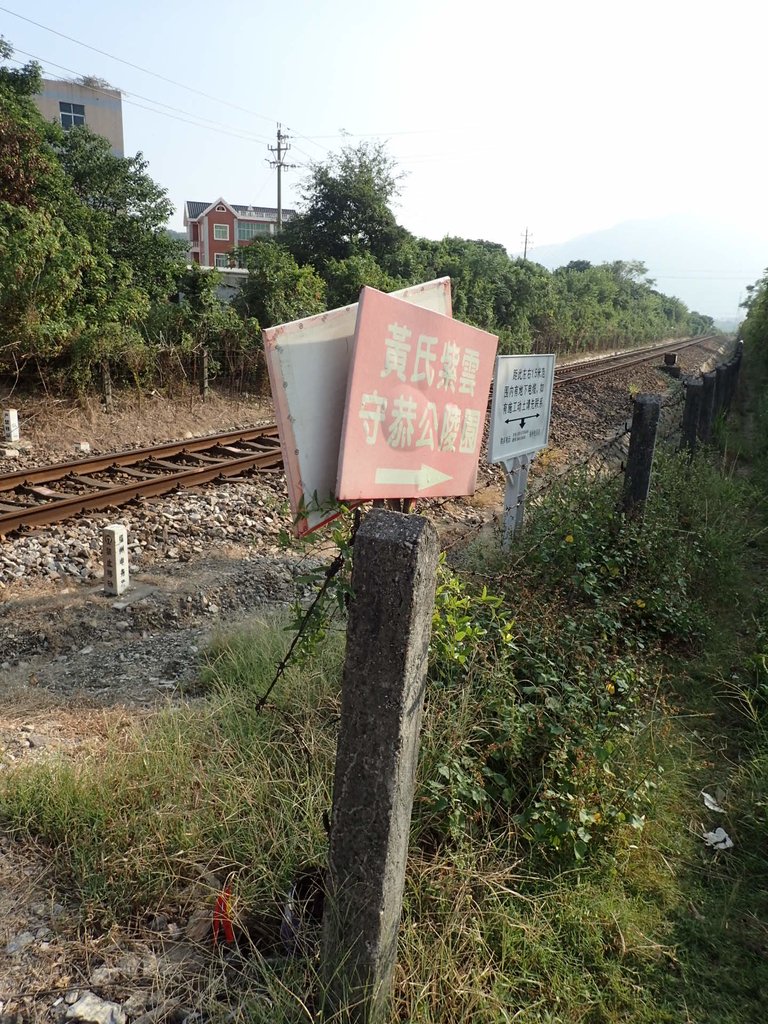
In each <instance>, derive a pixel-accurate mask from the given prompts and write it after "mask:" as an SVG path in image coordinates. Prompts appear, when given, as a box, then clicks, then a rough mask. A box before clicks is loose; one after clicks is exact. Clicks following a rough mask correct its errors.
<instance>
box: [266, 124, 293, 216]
mask: <svg viewBox="0 0 768 1024" xmlns="http://www.w3.org/2000/svg"><path fill="white" fill-rule="evenodd" d="M288 139H289V136H288V135H285V134H284V133H283V131H282V126H281V125H280V124H279V123H278V125H277V145H276V146H267V149H268V150H269V151H270V153H274V154H275V159H274V160H270V161H269V165H270V167H275V168H277V233H278V234H280V232H281V231H282V230H283V177H282V174H283V169H286V170H288V168H290V167H295V166H296V164H287V163H286V162H285V160H284V157H285V154H286V153H287V152H288V150H289V149H290V148H291V147H290V146H289V145H288Z"/></svg>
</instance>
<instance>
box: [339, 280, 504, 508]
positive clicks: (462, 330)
mask: <svg viewBox="0 0 768 1024" xmlns="http://www.w3.org/2000/svg"><path fill="white" fill-rule="evenodd" d="M497 343H498V338H497V337H496V336H495V335H493V334H488V333H487V332H486V331H481V330H478V328H476V327H470V326H469V325H468V324H463V323H461V322H460V321H458V320H452V319H451V318H450V317H446V316H441V315H440V314H439V313H434V312H432V311H430V310H426V309H420V308H418V307H416V306H414V305H412V304H410V303H408V302H403V300H402V299H398V298H395V297H394V296H392V295H386V294H385V293H384V292H380V291H377V290H376V289H375V288H363V291H362V293H361V296H360V304H359V310H358V316H357V329H356V331H355V351H354V357H353V361H352V372H351V374H350V378H349V388H348V390H347V401H346V409H345V414H344V425H343V429H342V438H341V452H340V455H339V474H338V483H337V488H336V493H337V495H338V497H339V498H340V499H341V500H343V501H356V500H361V499H371V498H373V499H376V498H412V497H416V496H424V497H427V496H428V497H436V496H448V495H462V494H472V493H473V492H474V490H475V481H476V479H477V461H478V455H479V451H480V445H481V442H482V437H483V426H484V423H485V412H486V408H487V405H488V393H489V390H490V385H491V375H492V372H493V359H494V356H495V354H496V345H497Z"/></svg>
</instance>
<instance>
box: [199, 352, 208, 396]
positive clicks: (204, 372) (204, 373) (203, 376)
mask: <svg viewBox="0 0 768 1024" xmlns="http://www.w3.org/2000/svg"><path fill="white" fill-rule="evenodd" d="M200 397H201V398H202V400H203V401H205V400H206V399H207V398H208V349H207V348H204V349H203V355H202V361H201V366H200Z"/></svg>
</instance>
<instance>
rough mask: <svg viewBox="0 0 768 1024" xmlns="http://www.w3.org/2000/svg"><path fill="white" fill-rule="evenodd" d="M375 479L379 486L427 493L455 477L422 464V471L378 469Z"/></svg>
mask: <svg viewBox="0 0 768 1024" xmlns="http://www.w3.org/2000/svg"><path fill="white" fill-rule="evenodd" d="M374 479H375V482H376V483H377V484H396V485H402V486H403V487H411V486H413V487H415V488H416V489H417V490H418V491H427V490H429V488H430V487H437V485H438V484H441V483H443V482H444V481H445V480H453V477H452V476H448V474H447V473H441V472H440V470H439V469H434V468H433V467H432V466H425V465H424V464H423V463H422V465H421V469H377V470H376V476H375V478H374Z"/></svg>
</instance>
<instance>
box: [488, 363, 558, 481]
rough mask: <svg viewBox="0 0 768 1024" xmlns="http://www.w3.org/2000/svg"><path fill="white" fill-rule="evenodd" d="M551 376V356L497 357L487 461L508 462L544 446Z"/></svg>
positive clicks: (550, 396) (547, 433)
mask: <svg viewBox="0 0 768 1024" xmlns="http://www.w3.org/2000/svg"><path fill="white" fill-rule="evenodd" d="M554 379H555V357H554V355H535V356H534V355H530V356H497V358H496V372H495V375H494V381H493V403H492V405H491V427H490V434H489V437H488V461H489V462H508V461H509V460H510V459H514V458H516V457H518V456H520V455H531V454H533V452H537V451H540V449H542V448H546V446H547V439H548V437H549V417H550V413H551V411H552V385H553V383H554Z"/></svg>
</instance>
